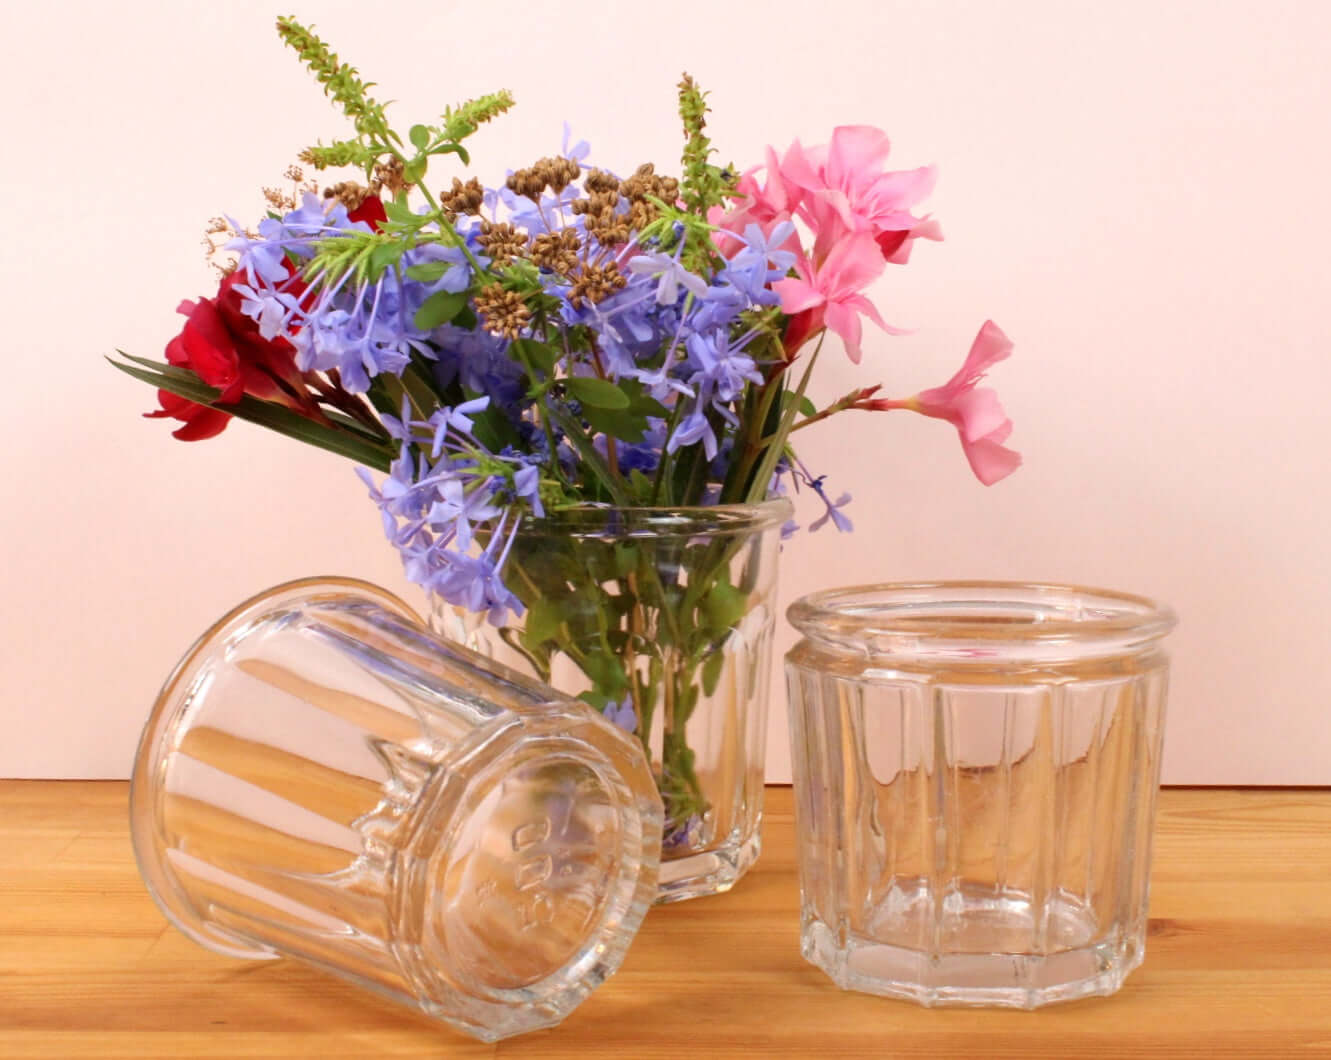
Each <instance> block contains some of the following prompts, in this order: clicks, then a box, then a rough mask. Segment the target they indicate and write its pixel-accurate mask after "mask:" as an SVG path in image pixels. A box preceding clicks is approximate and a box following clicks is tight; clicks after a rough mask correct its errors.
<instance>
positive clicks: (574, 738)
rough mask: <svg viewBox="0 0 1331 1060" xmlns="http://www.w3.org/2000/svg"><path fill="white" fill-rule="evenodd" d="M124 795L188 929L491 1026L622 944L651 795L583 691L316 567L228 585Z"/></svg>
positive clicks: (633, 923) (636, 762) (149, 730)
mask: <svg viewBox="0 0 1331 1060" xmlns="http://www.w3.org/2000/svg"><path fill="white" fill-rule="evenodd" d="M131 818H132V827H133V837H134V846H135V853H136V855H137V857H138V860H139V866H140V870H141V872H142V874H143V876H144V879H145V881H146V882H147V884H148V888H149V890H150V892H151V893H152V894H153V897H154V898H155V899H156V900H157V902H158V904H159V906H160V907H161V908H162V910H163V911H164V912H165V913H166V915H167V917H168V919H170V920H171V921H172V923H174V924H175V925H176V926H177V927H178V928H180V929H181V930H182V931H183V932H184V933H185V934H187V935H189V936H190V937H191V938H193V939H195V940H196V941H198V942H200V943H202V944H203V945H205V946H207V947H208V948H210V949H212V950H214V951H217V952H219V953H223V954H225V955H227V956H231V957H241V958H250V959H272V958H275V957H290V958H293V959H296V960H300V961H304V962H306V963H308V964H311V965H314V966H316V967H318V968H320V969H323V970H325V971H328V972H331V973H333V974H335V975H338V976H341V977H343V978H345V979H347V980H349V981H351V982H353V983H355V984H356V985H358V986H361V987H363V988H366V989H368V990H371V991H374V992H375V993H378V994H380V995H382V996H385V997H388V998H390V999H392V1000H395V1001H398V1002H400V1003H403V1004H406V1005H409V1006H411V1007H412V1008H414V1009H416V1010H418V1011H421V1012H424V1013H425V1014H427V1015H429V1016H432V1017H434V1018H437V1019H439V1020H442V1021H443V1022H445V1023H448V1024H450V1025H452V1026H454V1027H456V1028H458V1029H460V1030H462V1031H464V1032H466V1033H468V1034H471V1035H473V1036H474V1037H477V1038H481V1039H483V1040H487V1041H493V1040H495V1039H498V1038H502V1037H506V1036H509V1035H512V1034H518V1033H522V1032H524V1031H529V1030H534V1029H536V1028H539V1027H545V1026H550V1025H552V1024H555V1023H558V1022H559V1021H560V1020H562V1019H563V1018H564V1016H566V1015H567V1014H568V1012H569V1011H571V1010H572V1009H573V1007H575V1006H576V1005H577V1004H579V1003H580V1002H581V1001H582V1000H584V999H585V998H586V997H587V995H588V994H589V993H590V992H591V991H592V990H594V989H595V988H596V987H597V986H598V985H599V984H600V983H601V982H602V981H603V980H604V979H605V978H606V977H607V976H608V975H610V974H611V973H613V972H614V970H615V969H616V968H617V967H618V965H619V963H620V962H621V961H622V959H623V956H624V954H625V952H626V951H627V948H628V946H629V943H630V942H631V940H632V938H633V936H634V935H635V934H636V932H637V929H638V926H639V925H640V923H641V921H642V917H643V915H644V913H645V912H646V909H647V907H648V906H649V905H650V903H651V901H652V899H653V898H654V897H655V894H656V884H657V872H658V867H659V857H660V837H661V821H662V809H661V802H660V798H659V796H658V795H657V792H656V785H655V782H654V779H653V777H652V774H651V772H650V770H649V768H648V766H647V763H646V760H645V759H644V757H643V755H642V752H641V749H640V748H639V747H638V746H637V744H636V743H635V742H634V741H633V740H632V739H631V738H629V737H628V736H627V735H625V734H624V733H623V732H621V731H619V730H618V729H616V727H615V726H613V725H611V724H610V723H609V722H607V721H606V720H604V719H603V718H602V717H601V716H600V715H599V714H598V713H597V712H595V711H593V710H591V709H590V708H589V707H587V706H586V705H585V704H583V703H580V702H578V701H576V700H571V699H567V698H565V697H563V696H560V695H559V694H558V693H555V692H554V691H553V690H551V689H550V688H548V687H546V686H544V685H541V684H539V683H537V682H536V681H534V680H532V679H530V678H526V677H523V676H522V675H520V674H517V673H514V672H512V671H509V670H506V669H505V668H504V667H502V666H500V665H498V664H495V663H493V662H491V661H490V660H487V659H484V658H482V657H480V656H477V655H475V654H474V653H472V652H469V651H467V650H465V649H462V648H460V647H458V646H456V645H451V644H448V643H445V642H442V641H439V640H437V639H435V638H434V637H433V636H432V635H431V634H430V633H429V632H428V631H427V630H426V629H425V628H424V627H423V626H422V625H421V624H420V622H419V621H418V620H417V619H416V617H415V615H414V614H412V612H411V611H410V609H408V608H407V607H406V605H404V604H402V603H401V602H400V601H398V600H396V599H395V598H393V597H391V596H389V595H388V594H386V593H383V592H382V591H380V590H377V589H375V588H374V587H373V586H369V585H365V584H364V583H356V582H348V581H344V580H332V579H324V580H313V581H306V582H296V583H291V584H289V585H286V586H281V587H279V588H277V589H274V590H271V591H270V592H268V593H265V594H263V595H262V596H259V597H256V598H255V599H253V600H251V601H249V602H248V603H246V604H243V605H242V606H241V607H239V608H237V609H236V610H235V611H233V612H231V613H230V614H229V615H227V616H226V617H224V618H223V619H222V620H221V621H220V622H219V623H218V624H217V625H216V626H214V627H213V628H212V629H211V630H210V631H209V632H208V633H206V634H205V635H204V636H203V637H202V638H201V639H200V640H199V642H198V643H197V644H196V645H195V646H194V648H193V649H192V650H191V651H190V653H189V654H188V655H187V656H186V657H185V659H184V660H183V661H182V662H181V664H180V665H179V666H178V667H177V669H176V671H175V673H174V674H172V676H171V677H170V678H169V679H168V681H167V683H166V686H165V687H164V688H163V690H162V693H161V695H160V697H159V698H158V701H157V704H156V706H155V708H154V710H153V712H152V715H151V717H150V719H149V721H148V724H147V726H146V728H145V730H144V735H143V739H142V742H141V744H140V747H139V753H138V758H137V761H136V764H135V772H134V783H133V786H132V794H131Z"/></svg>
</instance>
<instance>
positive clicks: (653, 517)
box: [519, 497, 794, 537]
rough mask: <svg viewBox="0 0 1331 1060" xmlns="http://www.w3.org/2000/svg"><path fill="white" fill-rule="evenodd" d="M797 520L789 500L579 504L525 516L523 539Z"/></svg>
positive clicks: (673, 532)
mask: <svg viewBox="0 0 1331 1060" xmlns="http://www.w3.org/2000/svg"><path fill="white" fill-rule="evenodd" d="M793 514H794V507H793V505H791V503H790V501H789V500H788V499H787V498H785V497H773V498H772V499H771V500H766V501H755V502H753V503H751V504H709V505H694V506H678V507H651V506H629V507H621V506H618V505H614V504H591V503H589V504H577V505H573V506H571V507H568V508H560V509H557V510H553V511H550V512H547V513H546V514H545V515H542V516H537V515H526V516H523V519H522V522H521V523H520V524H519V530H520V532H521V533H523V534H530V535H550V536H558V537H607V536H612V537H694V536H696V535H699V534H740V533H745V534H747V533H755V532H758V531H761V530H767V529H770V528H771V527H774V526H778V525H780V524H781V523H784V522H785V521H786V520H788V519H789V518H790V517H791V516H792V515H793Z"/></svg>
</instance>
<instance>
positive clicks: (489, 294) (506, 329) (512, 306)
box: [476, 283, 531, 339]
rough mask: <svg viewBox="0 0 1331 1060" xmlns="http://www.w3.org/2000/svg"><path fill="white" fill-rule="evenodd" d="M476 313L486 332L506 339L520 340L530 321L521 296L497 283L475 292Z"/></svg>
mask: <svg viewBox="0 0 1331 1060" xmlns="http://www.w3.org/2000/svg"><path fill="white" fill-rule="evenodd" d="M476 312H477V314H478V315H479V316H480V318H481V323H482V324H483V325H484V326H485V330H486V331H488V332H490V333H491V334H493V335H500V336H502V337H503V338H506V339H517V338H521V337H522V331H523V329H524V328H525V327H526V326H527V324H528V323H529V322H530V321H531V310H530V309H528V308H527V303H526V302H524V301H523V300H522V295H520V294H518V292H517V291H509V290H506V289H505V288H503V287H502V286H500V285H499V284H497V283H492V284H489V285H487V286H485V287H482V288H481V289H480V290H479V291H477V292H476Z"/></svg>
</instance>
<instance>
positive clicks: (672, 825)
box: [661, 813, 702, 850]
mask: <svg viewBox="0 0 1331 1060" xmlns="http://www.w3.org/2000/svg"><path fill="white" fill-rule="evenodd" d="M700 828H702V818H701V817H699V816H698V815H697V814H696V813H694V814H690V815H689V816H688V817H687V818H686V819H685V820H683V821H671V820H667V821H666V822H665V828H664V831H663V834H662V836H661V846H662V848H663V849H665V850H681V849H687V848H688V847H691V846H692V845H693V843H694V841H695V839H696V837H697V835H698V830H699V829H700Z"/></svg>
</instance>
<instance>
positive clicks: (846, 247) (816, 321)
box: [772, 232, 899, 364]
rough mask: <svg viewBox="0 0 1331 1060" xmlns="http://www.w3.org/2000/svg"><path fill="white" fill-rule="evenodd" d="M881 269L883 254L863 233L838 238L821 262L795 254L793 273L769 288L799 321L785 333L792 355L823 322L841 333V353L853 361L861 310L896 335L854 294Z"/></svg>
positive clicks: (859, 335) (857, 357) (856, 355)
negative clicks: (789, 331) (797, 326)
mask: <svg viewBox="0 0 1331 1060" xmlns="http://www.w3.org/2000/svg"><path fill="white" fill-rule="evenodd" d="M883 268H884V265H883V255H882V254H881V253H879V251H878V244H877V243H876V242H875V241H874V239H873V237H872V236H871V235H869V234H868V233H867V232H861V233H858V234H856V235H852V236H850V237H849V238H848V239H843V240H842V241H841V242H839V243H838V244H837V245H836V246H835V247H833V248H832V250H831V251H830V252H829V253H828V255H827V257H826V258H825V259H824V260H823V261H822V263H821V264H815V263H814V261H812V260H810V258H809V257H807V256H806V255H801V256H800V258H799V259H798V260H797V261H796V264H795V271H796V272H797V273H798V275H797V276H791V277H787V278H786V279H784V280H778V281H777V282H776V283H774V284H772V290H773V291H775V292H776V293H777V294H778V295H779V296H780V297H781V312H783V313H785V314H787V315H788V316H791V317H794V318H796V321H797V322H798V323H799V324H800V327H799V328H798V329H794V328H792V331H791V333H790V334H788V335H787V340H786V350H787V353H788V354H792V353H794V351H795V349H797V348H798V345H799V343H800V342H802V341H803V339H804V338H805V337H807V336H808V335H810V334H812V333H814V332H816V331H817V330H818V329H819V328H820V327H821V326H822V325H824V324H826V326H827V327H828V328H829V329H831V330H832V331H834V332H836V334H837V335H839V336H841V341H842V342H844V343H845V344H846V353H847V354H849V355H850V359H851V360H852V361H854V362H855V363H856V364H858V363H859V361H860V340H861V338H862V336H863V331H864V329H863V325H862V323H861V321H860V314H861V313H862V314H864V315H865V316H867V317H868V318H869V319H870V320H872V321H873V322H874V323H875V324H877V325H878V326H879V327H880V328H882V329H883V330H884V331H887V332H889V333H891V334H899V332H898V331H897V329H895V328H893V327H891V326H890V325H888V324H887V323H885V322H884V321H883V318H882V316H880V315H879V313H878V309H877V308H876V307H875V306H874V304H873V303H872V302H870V301H869V299H867V298H865V297H864V295H862V294H860V291H862V290H864V288H865V287H867V286H869V284H871V283H872V282H873V281H874V280H876V279H877V278H878V277H879V275H881V273H882V271H883ZM797 332H798V335H797Z"/></svg>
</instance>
